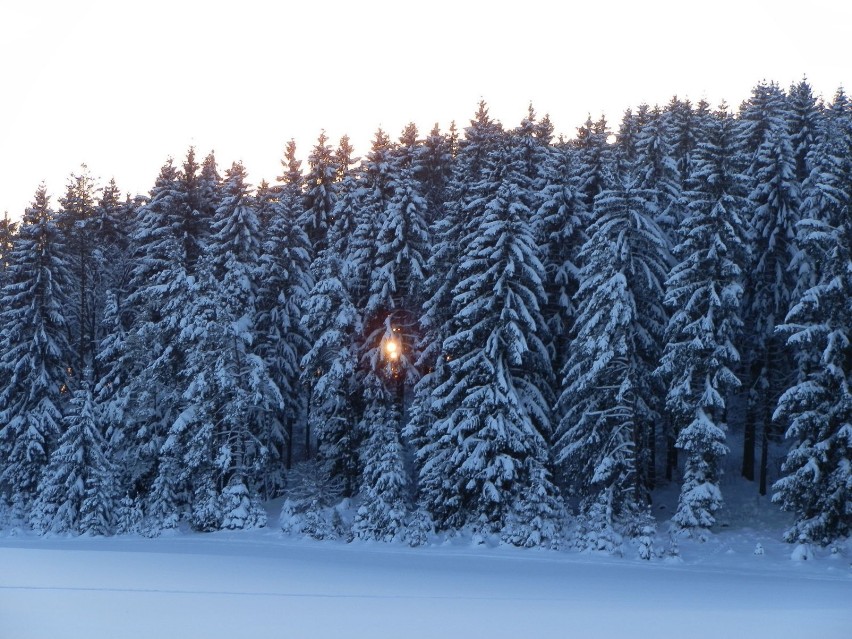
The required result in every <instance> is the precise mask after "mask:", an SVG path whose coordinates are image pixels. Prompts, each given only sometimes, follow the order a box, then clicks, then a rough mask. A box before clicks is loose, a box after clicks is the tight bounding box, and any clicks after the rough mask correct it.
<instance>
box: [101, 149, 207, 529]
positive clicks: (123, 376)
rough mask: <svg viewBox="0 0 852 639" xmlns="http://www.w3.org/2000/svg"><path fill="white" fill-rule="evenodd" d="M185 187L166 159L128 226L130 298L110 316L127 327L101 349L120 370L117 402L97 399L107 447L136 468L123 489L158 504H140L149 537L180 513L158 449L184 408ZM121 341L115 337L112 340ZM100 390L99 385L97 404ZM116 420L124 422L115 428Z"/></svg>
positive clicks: (189, 280)
mask: <svg viewBox="0 0 852 639" xmlns="http://www.w3.org/2000/svg"><path fill="white" fill-rule="evenodd" d="M184 185H185V182H184V181H183V179H182V177H181V173H180V171H179V170H178V169H177V167H175V166H174V163H173V162H172V160H171V159H169V160H168V161H167V162H166V164H165V165H164V166H163V167H162V169H161V170H160V174H159V176H158V177H157V180H156V182H155V185H154V188H153V189H152V190H151V193H150V198H149V200H148V202H146V203H145V205H144V206H142V207H141V208H140V209H139V210H138V213H137V216H136V220H135V221H134V231H133V234H132V238H131V250H132V251H133V269H132V272H131V276H130V285H129V293H128V295H127V298H126V300H125V302H124V303H123V304H122V303H121V302H120V301H118V300H117V301H118V306H116V307H115V310H116V314H115V315H113V325H115V323H116V322H122V325H123V326H127V333H126V336H125V337H124V338H123V339H121V341H120V342H118V343H115V344H109V343H105V344H103V347H104V349H105V351H106V350H107V349H115V352H114V355H113V356H112V357H114V358H115V361H114V362H113V364H111V365H109V366H118V367H120V368H121V369H122V370H117V371H115V373H116V374H117V375H116V377H117V378H118V380H120V381H123V382H124V383H123V384H122V383H119V384H118V385H117V386H116V385H113V386H112V388H113V389H115V395H114V396H113V397H112V398H111V399H110V400H109V402H106V398H102V399H103V401H102V402H101V405H102V406H103V408H104V410H107V411H111V412H112V417H111V418H109V419H110V426H109V427H108V429H109V431H110V433H109V436H110V440H111V441H112V439H113V437H120V438H122V439H124V441H125V447H124V448H122V449H121V450H125V451H127V454H128V457H129V459H132V460H134V463H133V464H132V465H131V466H129V467H127V468H126V469H125V470H128V471H129V476H128V477H127V478H126V481H128V482H130V484H132V485H133V486H134V488H133V490H134V492H136V491H137V490H138V492H140V493H141V494H143V495H144V496H145V498H146V500H148V498H150V499H151V500H153V501H156V502H157V503H156V506H155V505H154V503H153V501H146V503H145V504H144V510H145V513H146V517H147V520H148V521H147V523H146V528H147V530H148V531H149V532H150V533H151V534H156V532H157V529H158V527H159V525H160V523H162V522H168V526H167V527H173V525H176V520H175V517H176V516H177V511H178V505H177V504H176V503H173V502H172V501H171V500H170V499H166V497H167V496H168V495H177V493H178V492H179V491H178V488H177V485H178V482H177V477H176V476H167V473H166V470H167V469H168V471H169V473H172V472H177V471H178V470H179V468H180V465H179V464H178V462H177V461H175V460H170V459H169V458H168V456H167V455H164V454H162V451H161V448H162V446H163V444H164V442H165V441H166V436H167V433H168V430H169V428H170V427H171V426H172V424H173V423H174V422H175V420H176V419H177V417H178V415H179V414H180V413H181V411H183V409H184V405H185V402H184V399H183V398H182V397H181V391H182V386H181V383H180V375H181V374H182V371H184V370H185V368H186V358H187V356H188V355H189V353H187V352H186V350H185V349H183V348H180V347H179V344H180V332H181V327H182V325H183V323H184V321H185V319H186V316H187V314H188V312H189V311H190V310H191V301H192V299H193V296H194V292H193V289H194V287H195V279H194V277H193V276H192V275H191V274H190V273H189V271H188V268H189V265H188V260H187V255H186V252H185V248H186V244H185V243H184V242H183V236H182V235H181V234H179V233H178V232H177V230H178V229H179V228H180V221H181V219H183V216H182V212H183V211H185V206H186V201H187V198H188V194H187V192H186V189H185V188H184ZM124 322H126V324H124ZM120 337H121V334H120V333H118V335H117V339H118V338H120ZM104 357H106V355H104ZM104 366H107V363H106V362H105V363H104ZM104 373H105V374H107V375H111V374H112V371H110V370H109V369H108V368H107V369H106V370H105V371H104ZM114 379H115V378H114ZM106 383H109V382H108V381H107V382H106ZM105 390H106V389H104V388H103V387H102V385H99V387H98V389H97V392H98V394H99V397H101V393H103V392H104V391H105ZM121 415H123V416H124V419H127V421H120V420H118V418H119V416H121ZM116 429H118V430H123V431H124V432H123V433H122V434H120V433H119V432H117V430H116ZM113 443H117V442H113ZM158 478H159V479H158ZM155 484H156V485H157V486H159V489H158V490H155V489H154V486H155ZM128 489H130V488H129V487H128ZM155 513H157V515H156V517H155V515H154V514H155ZM158 518H159V521H158Z"/></svg>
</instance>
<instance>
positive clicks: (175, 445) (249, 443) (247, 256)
mask: <svg viewBox="0 0 852 639" xmlns="http://www.w3.org/2000/svg"><path fill="white" fill-rule="evenodd" d="M248 188H249V187H248V185H247V184H246V173H245V169H244V168H243V166H242V165H241V164H239V163H235V164H234V165H233V166H232V167H231V168H230V169H229V170H228V171H227V173H226V177H225V182H224V184H223V187H222V202H221V204H220V205H219V208H218V209H217V210H216V216H215V218H214V220H213V224H212V230H213V234H212V235H211V237H210V244H209V246H208V249H207V251H206V253H205V255H204V256H203V257H202V268H201V269H200V271H199V280H198V283H197V287H196V289H195V299H194V304H193V308H192V309H191V313H190V314H189V319H188V321H187V322H185V323H184V325H183V330H182V332H181V344H182V345H183V346H184V347H185V348H186V349H187V351H188V353H189V356H188V358H187V367H186V370H185V371H184V372H183V373H182V376H181V377H182V378H183V379H184V380H185V384H186V386H185V390H184V393H183V399H184V400H185V402H186V404H185V406H186V407H185V409H184V411H183V412H182V413H181V415H180V417H178V419H176V420H175V422H174V423H173V425H172V427H171V429H170V431H169V436H168V439H167V441H166V442H165V443H164V446H163V448H164V450H166V451H169V452H171V454H174V455H177V457H178V459H179V460H180V462H181V463H182V465H183V470H182V473H181V476H182V477H181V478H182V479H184V480H185V481H186V482H187V483H188V489H189V490H190V491H191V492H192V497H191V515H190V517H191V521H192V523H193V524H194V525H195V526H196V527H198V528H199V529H202V530H205V529H210V528H217V527H219V526H223V527H229V528H233V527H243V526H244V527H255V526H258V525H263V524H265V515H263V514H262V511H261V508H260V506H259V501H260V498H261V493H260V490H261V487H262V485H263V477H264V475H265V474H266V473H268V471H269V464H270V451H269V449H268V446H267V444H268V442H270V441H274V439H275V436H272V435H270V434H269V431H270V429H275V428H277V425H276V419H275V416H276V415H278V414H279V411H280V410H281V408H282V404H283V400H282V397H281V391H280V389H279V387H278V386H277V384H276V383H275V380H274V379H273V378H272V377H271V375H270V372H269V369H268V367H267V365H266V362H265V361H264V359H263V358H262V357H261V356H260V355H259V354H258V353H257V350H256V342H257V334H256V323H257V317H258V312H257V301H258V290H259V286H260V281H259V279H260V273H261V271H260V250H261V246H260V243H261V233H260V224H259V220H258V218H257V212H256V211H255V209H254V206H253V200H252V198H251V197H250V196H249V193H248ZM276 461H277V460H276ZM246 500H248V501H246ZM247 503H248V505H246V504H247Z"/></svg>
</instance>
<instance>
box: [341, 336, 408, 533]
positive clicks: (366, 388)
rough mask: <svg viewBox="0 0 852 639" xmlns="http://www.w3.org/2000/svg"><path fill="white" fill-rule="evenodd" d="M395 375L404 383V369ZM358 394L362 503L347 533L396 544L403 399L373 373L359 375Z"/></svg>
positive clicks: (400, 526) (402, 482)
mask: <svg viewBox="0 0 852 639" xmlns="http://www.w3.org/2000/svg"><path fill="white" fill-rule="evenodd" d="M390 339H393V338H392V337H391V338H390ZM395 375H397V376H399V377H400V379H399V381H398V383H399V384H401V383H403V382H402V380H401V376H402V375H404V371H403V370H396V371H395ZM361 390H362V392H363V395H364V406H365V408H364V414H363V415H362V417H361V420H360V421H359V424H358V428H359V430H360V431H361V437H362V439H363V441H362V444H361V447H360V459H361V505H360V507H359V508H358V512H357V513H356V515H355V520H354V521H353V523H352V532H353V534H354V535H355V536H356V537H358V538H360V539H378V540H383V541H395V540H398V539H401V538H402V535H403V532H404V528H405V516H406V513H407V511H408V507H407V501H408V499H407V498H408V489H409V483H410V482H409V479H408V476H407V472H406V470H405V464H404V459H403V446H402V442H401V439H400V433H401V430H402V423H401V422H402V416H403V412H402V411H403V407H402V406H401V405H400V400H401V399H402V398H401V396H400V395H399V394H398V393H396V392H393V391H392V390H390V389H388V388H387V382H386V381H385V380H384V379H383V378H382V377H381V376H380V374H378V373H376V372H374V371H369V372H368V373H367V375H366V376H365V377H364V379H363V381H362V383H361Z"/></svg>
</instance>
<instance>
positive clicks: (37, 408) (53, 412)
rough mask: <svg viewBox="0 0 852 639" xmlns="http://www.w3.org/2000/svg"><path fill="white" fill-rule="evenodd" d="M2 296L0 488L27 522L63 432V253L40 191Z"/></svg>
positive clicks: (11, 257) (11, 258)
mask: <svg viewBox="0 0 852 639" xmlns="http://www.w3.org/2000/svg"><path fill="white" fill-rule="evenodd" d="M9 261H10V265H9V267H8V275H7V278H6V282H5V285H4V286H3V289H2V292H0V383H2V387H0V460H2V463H0V486H2V487H3V491H4V492H5V493H6V496H7V498H8V501H9V503H10V504H11V505H12V515H13V518H14V519H16V520H21V519H23V518H25V516H26V515H27V512H28V510H29V508H30V505H31V503H32V500H33V498H34V497H35V493H36V487H37V483H38V480H39V478H40V476H41V474H42V471H43V469H44V467H45V466H46V464H47V461H48V458H49V456H50V454H51V452H52V451H53V448H54V446H55V445H56V441H57V439H58V438H59V434H60V432H61V430H62V428H61V421H62V413H63V405H64V403H65V401H66V398H65V396H64V392H65V390H66V383H67V381H68V372H67V369H68V365H69V362H70V361H71V357H72V353H71V350H70V347H69V345H68V338H67V332H66V330H67V325H66V321H65V317H64V314H63V309H64V308H65V305H66V297H65V291H66V290H67V286H68V283H69V273H68V265H67V262H66V260H65V254H64V247H63V245H62V243H61V239H60V235H59V232H58V230H57V227H56V223H55V220H54V214H53V212H52V211H51V210H50V206H49V200H48V196H47V191H46V189H45V187H44V185H41V186H40V187H39V188H38V190H37V191H36V193H35V198H34V199H33V203H32V205H31V206H30V207H29V208H28V209H27V210H26V211H25V213H24V216H23V219H22V220H21V227H20V230H19V231H18V234H17V236H16V237H15V240H14V242H13V245H12V250H11V252H10V255H9Z"/></svg>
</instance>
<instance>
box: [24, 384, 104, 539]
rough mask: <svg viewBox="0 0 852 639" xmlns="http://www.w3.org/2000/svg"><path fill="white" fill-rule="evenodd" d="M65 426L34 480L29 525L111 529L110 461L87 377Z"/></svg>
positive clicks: (58, 529)
mask: <svg viewBox="0 0 852 639" xmlns="http://www.w3.org/2000/svg"><path fill="white" fill-rule="evenodd" d="M86 374H88V371H87V372H86ZM64 425H65V428H64V430H63V432H62V436H61V437H60V438H59V441H58V442H57V445H56V448H55V449H54V450H53V452H51V454H50V460H49V462H48V464H47V467H46V468H45V470H44V474H43V476H42V478H41V480H40V481H39V484H38V497H37V498H36V501H35V503H34V505H33V510H32V514H31V522H32V526H33V528H34V529H35V530H37V531H38V532H42V533H44V532H51V533H64V532H75V533H81V534H92V535H106V534H109V533H110V532H111V529H112V513H113V509H114V506H115V498H114V495H113V479H112V465H111V463H110V461H109V459H108V458H107V443H106V441H105V440H104V437H103V434H102V433H101V432H100V429H99V427H98V425H97V423H96V422H95V410H94V406H93V401H92V392H91V389H90V387H89V385H88V382H84V383H83V387H82V388H80V389H79V390H77V391H74V393H73V397H72V399H71V401H70V406H69V410H68V415H67V417H65V419H64Z"/></svg>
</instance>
